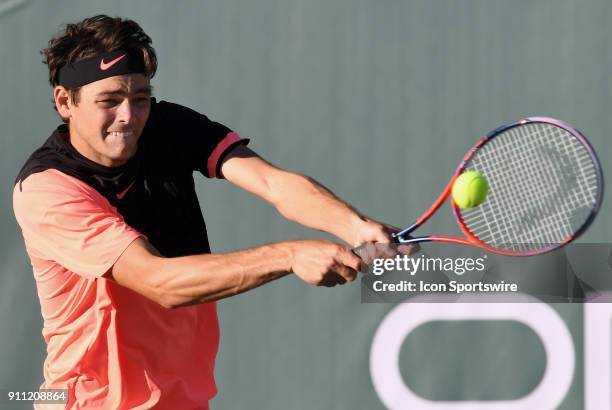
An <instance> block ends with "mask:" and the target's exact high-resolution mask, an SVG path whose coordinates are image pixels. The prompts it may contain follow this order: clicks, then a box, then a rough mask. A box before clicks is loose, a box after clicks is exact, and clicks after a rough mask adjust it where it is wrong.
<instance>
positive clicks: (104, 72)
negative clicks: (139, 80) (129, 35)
mask: <svg viewBox="0 0 612 410" xmlns="http://www.w3.org/2000/svg"><path fill="white" fill-rule="evenodd" d="M133 73H142V74H144V73H145V65H144V61H143V58H142V54H141V53H139V52H137V51H127V50H116V51H111V52H110V53H106V54H100V55H97V56H95V57H90V58H85V59H83V60H79V61H76V62H74V63H72V64H66V65H65V66H63V67H62V68H60V70H59V85H63V86H64V87H66V88H77V87H81V86H83V85H85V84H89V83H93V82H94V81H98V80H102V79H103V78H108V77H113V76H116V75H122V74H133Z"/></svg>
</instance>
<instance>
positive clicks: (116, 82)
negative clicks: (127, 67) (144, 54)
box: [83, 74, 152, 94]
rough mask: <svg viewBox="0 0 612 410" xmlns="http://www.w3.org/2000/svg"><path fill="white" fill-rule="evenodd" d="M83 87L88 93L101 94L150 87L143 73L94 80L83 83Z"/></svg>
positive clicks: (126, 91) (148, 90)
mask: <svg viewBox="0 0 612 410" xmlns="http://www.w3.org/2000/svg"><path fill="white" fill-rule="evenodd" d="M83 88H84V89H85V88H86V89H87V91H88V92H89V93H92V94H101V93H117V92H120V93H134V92H142V91H144V92H150V91H151V88H152V87H151V85H150V81H149V79H148V78H147V77H146V76H144V75H143V74H124V75H117V76H114V77H108V78H104V79H102V80H99V81H95V82H93V83H90V84H87V85H84V86H83Z"/></svg>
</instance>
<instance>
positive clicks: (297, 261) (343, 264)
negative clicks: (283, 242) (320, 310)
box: [287, 240, 361, 287]
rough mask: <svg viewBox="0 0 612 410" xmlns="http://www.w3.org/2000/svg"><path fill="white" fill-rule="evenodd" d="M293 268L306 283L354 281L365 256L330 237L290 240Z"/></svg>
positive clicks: (325, 284)
mask: <svg viewBox="0 0 612 410" xmlns="http://www.w3.org/2000/svg"><path fill="white" fill-rule="evenodd" d="M287 244H288V247H289V250H290V253H291V272H293V273H295V274H296V275H297V276H298V277H299V278H300V279H302V280H303V281H304V282H306V283H310V284H311V285H317V286H327V287H332V286H335V285H342V284H344V283H346V282H347V281H349V282H352V281H353V280H355V277H356V276H357V271H358V270H359V268H360V264H361V259H360V258H359V257H358V256H357V255H355V254H354V253H353V252H351V251H350V250H349V249H347V248H345V247H344V246H342V245H339V244H337V243H334V242H330V241H323V240H308V241H292V242H288V243H287Z"/></svg>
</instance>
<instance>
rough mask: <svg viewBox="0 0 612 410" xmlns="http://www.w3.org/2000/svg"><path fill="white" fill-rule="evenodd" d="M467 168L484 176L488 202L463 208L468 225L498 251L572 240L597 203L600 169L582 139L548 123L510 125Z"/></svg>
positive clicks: (481, 150) (474, 157)
mask: <svg viewBox="0 0 612 410" xmlns="http://www.w3.org/2000/svg"><path fill="white" fill-rule="evenodd" d="M466 170H475V171H478V172H480V173H482V174H483V175H485V176H486V178H487V180H488V182H489V187H490V189H489V195H488V196H487V200H486V201H485V203H484V204H482V205H480V206H479V207H476V208H473V209H462V210H461V211H460V212H461V217H462V219H463V221H464V224H465V226H466V227H467V228H468V229H469V230H470V231H471V232H472V233H473V234H474V235H475V236H476V237H478V238H479V239H480V240H482V241H483V242H485V243H487V244H489V245H491V246H494V247H496V248H499V249H504V250H509V251H515V252H533V251H538V250H540V249H543V248H546V247H548V246H550V245H553V244H558V243H561V242H563V241H564V240H566V239H568V238H570V237H571V236H572V235H573V234H575V233H576V231H577V230H578V229H580V227H582V225H583V224H584V222H585V221H586V219H587V218H588V216H589V215H590V213H591V210H592V209H593V208H594V207H595V206H596V204H597V200H598V193H599V190H600V187H599V184H600V180H599V176H598V168H597V166H596V165H595V162H594V159H593V158H592V155H591V154H590V153H589V151H588V150H587V148H586V147H585V146H584V145H583V143H582V142H581V141H580V140H578V139H577V138H576V137H574V136H573V135H572V134H571V133H570V132H568V131H566V130H565V129H563V128H561V127H558V126H555V125H552V124H547V123H530V124H523V125H519V126H516V127H513V128H510V129H508V130H506V131H504V132H502V133H501V134H499V135H498V136H496V137H495V138H492V139H491V140H489V141H488V142H487V143H485V144H484V145H482V146H481V147H480V148H479V149H478V150H477V151H476V152H475V153H474V154H473V155H472V156H471V157H470V159H469V160H468V163H467V164H466Z"/></svg>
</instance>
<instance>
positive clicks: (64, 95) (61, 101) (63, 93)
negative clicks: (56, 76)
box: [53, 85, 72, 119]
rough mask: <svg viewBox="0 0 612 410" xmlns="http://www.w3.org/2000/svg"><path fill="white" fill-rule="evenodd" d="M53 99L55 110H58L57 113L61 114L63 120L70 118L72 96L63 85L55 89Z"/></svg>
mask: <svg viewBox="0 0 612 410" xmlns="http://www.w3.org/2000/svg"><path fill="white" fill-rule="evenodd" d="M53 99H54V100H55V108H57V112H58V113H59V115H60V117H62V118H63V119H68V118H70V109H71V108H72V103H71V101H70V94H69V93H68V90H66V89H65V88H64V87H62V86H61V85H58V86H57V87H55V88H54V89H53Z"/></svg>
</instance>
